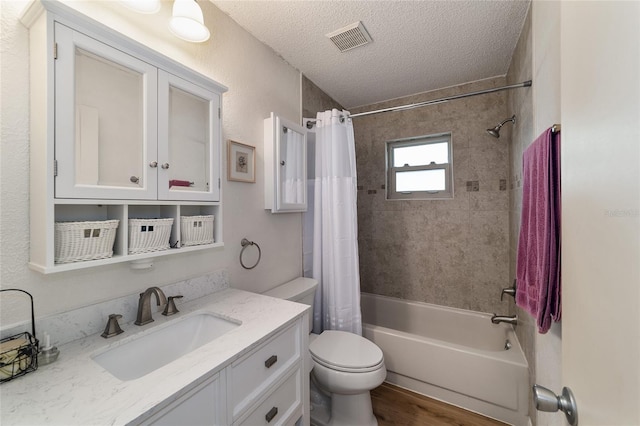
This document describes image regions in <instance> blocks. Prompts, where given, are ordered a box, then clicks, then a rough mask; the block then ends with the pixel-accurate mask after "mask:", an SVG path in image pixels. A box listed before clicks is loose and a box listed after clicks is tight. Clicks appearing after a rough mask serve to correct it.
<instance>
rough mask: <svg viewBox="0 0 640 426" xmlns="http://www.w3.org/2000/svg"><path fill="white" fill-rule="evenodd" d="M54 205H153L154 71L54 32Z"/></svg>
mask: <svg viewBox="0 0 640 426" xmlns="http://www.w3.org/2000/svg"><path fill="white" fill-rule="evenodd" d="M55 39H56V43H57V59H56V61H55V111H56V131H55V157H56V161H57V177H56V183H55V196H56V198H106V199H155V198H156V187H157V172H156V168H155V165H156V164H157V163H155V162H156V161H157V158H156V157H157V156H156V147H157V99H156V98H157V69H156V68H155V67H153V66H151V65H149V64H148V63H146V62H143V61H141V60H138V59H136V58H134V57H132V56H130V55H127V54H125V53H123V52H122V51H120V50H117V49H115V48H113V47H111V46H108V45H106V44H104V43H101V42H99V41H97V40H95V39H93V38H91V37H88V36H86V35H84V34H82V33H79V32H77V31H74V30H72V29H70V28H68V27H66V26H64V25H61V24H59V23H56V24H55Z"/></svg>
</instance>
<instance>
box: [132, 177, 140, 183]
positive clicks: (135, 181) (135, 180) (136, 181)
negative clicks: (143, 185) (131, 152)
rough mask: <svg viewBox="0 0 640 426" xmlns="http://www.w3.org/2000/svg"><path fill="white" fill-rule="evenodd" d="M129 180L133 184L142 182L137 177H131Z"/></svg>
mask: <svg viewBox="0 0 640 426" xmlns="http://www.w3.org/2000/svg"><path fill="white" fill-rule="evenodd" d="M129 180H130V181H131V182H133V183H138V182H140V178H139V177H137V176H131V177H130V178H129Z"/></svg>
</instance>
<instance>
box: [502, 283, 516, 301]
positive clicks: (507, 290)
mask: <svg viewBox="0 0 640 426" xmlns="http://www.w3.org/2000/svg"><path fill="white" fill-rule="evenodd" d="M505 294H508V295H509V296H511V297H513V298H514V299H515V298H516V280H513V286H512V287H507V288H503V289H502V292H501V293H500V301H501V302H502V299H503V297H504V295H505Z"/></svg>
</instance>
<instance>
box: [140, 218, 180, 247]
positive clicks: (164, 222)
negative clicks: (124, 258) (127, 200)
mask: <svg viewBox="0 0 640 426" xmlns="http://www.w3.org/2000/svg"><path fill="white" fill-rule="evenodd" d="M172 226H173V218H168V219H129V254H139V253H150V252H154V251H162V250H168V249H169V237H171V227H172Z"/></svg>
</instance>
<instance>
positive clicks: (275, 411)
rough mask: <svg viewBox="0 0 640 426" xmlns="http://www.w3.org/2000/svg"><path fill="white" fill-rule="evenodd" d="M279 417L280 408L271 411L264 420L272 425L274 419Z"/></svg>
mask: <svg viewBox="0 0 640 426" xmlns="http://www.w3.org/2000/svg"><path fill="white" fill-rule="evenodd" d="M277 415H278V407H273V408H272V409H271V410H269V412H268V413H267V415H266V416H264V419H265V420H266V421H267V423H270V422H271V420H273V418H274V417H275V416H277Z"/></svg>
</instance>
